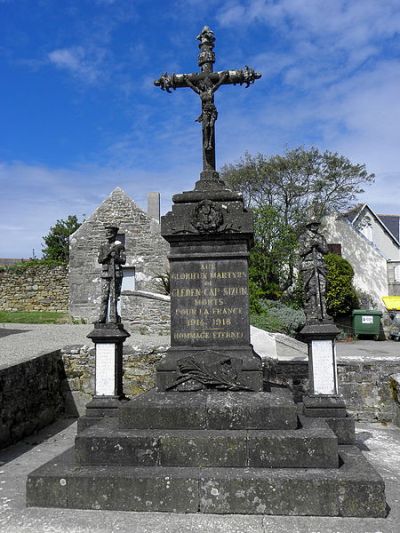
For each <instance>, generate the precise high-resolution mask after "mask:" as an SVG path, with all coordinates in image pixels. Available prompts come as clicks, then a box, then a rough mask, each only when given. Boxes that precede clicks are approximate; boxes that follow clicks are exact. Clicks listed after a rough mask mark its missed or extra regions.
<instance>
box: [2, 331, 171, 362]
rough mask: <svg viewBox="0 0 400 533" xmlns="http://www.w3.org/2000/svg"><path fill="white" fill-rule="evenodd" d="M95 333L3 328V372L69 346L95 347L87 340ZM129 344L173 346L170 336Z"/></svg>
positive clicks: (145, 337)
mask: <svg viewBox="0 0 400 533" xmlns="http://www.w3.org/2000/svg"><path fill="white" fill-rule="evenodd" d="M92 329H93V325H92V324H0V368H1V367H2V366H3V365H13V364H16V363H19V362H21V361H24V360H26V359H30V358H32V357H35V356H36V355H39V354H40V353H44V352H49V351H52V350H57V349H59V348H62V347H64V346H67V345H71V344H86V345H92V341H91V340H90V339H88V338H87V337H86V335H87V334H88V333H89V332H90V331H91V330H92ZM8 330H13V332H14V334H13V335H5V336H3V335H2V334H1V332H2V331H3V332H4V331H6V332H7V331H8ZM17 330H19V333H18V334H16V333H15V332H16V331H17ZM127 344H130V345H137V344H140V345H146V346H160V345H164V346H165V345H167V344H169V336H167V335H165V336H158V335H132V336H131V337H129V339H128V341H127Z"/></svg>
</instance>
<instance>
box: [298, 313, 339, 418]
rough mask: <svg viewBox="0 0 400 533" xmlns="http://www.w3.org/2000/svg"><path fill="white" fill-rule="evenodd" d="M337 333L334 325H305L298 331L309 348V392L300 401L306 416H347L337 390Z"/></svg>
mask: <svg viewBox="0 0 400 533" xmlns="http://www.w3.org/2000/svg"><path fill="white" fill-rule="evenodd" d="M338 333H339V330H338V329H337V327H336V326H335V324H334V323H333V322H321V323H317V324H308V325H306V326H304V328H303V329H302V330H301V336H302V337H303V339H304V340H305V341H306V342H307V344H308V365H309V366H308V368H309V382H310V391H309V394H307V395H306V396H304V397H303V405H304V414H305V415H307V416H317V417H340V418H341V417H346V416H347V413H346V405H345V402H344V400H343V398H341V397H340V395H339V390H338V380H337V365H336V346H335V339H336V337H337V335H338Z"/></svg>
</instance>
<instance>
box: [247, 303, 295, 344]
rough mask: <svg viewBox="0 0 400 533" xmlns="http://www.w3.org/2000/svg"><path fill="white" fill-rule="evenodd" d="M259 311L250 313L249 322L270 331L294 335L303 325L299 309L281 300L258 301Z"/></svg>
mask: <svg viewBox="0 0 400 533" xmlns="http://www.w3.org/2000/svg"><path fill="white" fill-rule="evenodd" d="M259 306H260V309H261V312H260V313H258V314H255V313H252V314H251V315H250V323H251V325H252V326H255V327H257V328H260V329H265V330H266V331H270V332H272V333H274V332H276V333H285V334H286V335H290V336H291V337H295V336H296V334H297V332H298V331H299V330H300V329H301V328H302V326H304V323H305V315H304V312H303V311H302V310H300V309H293V308H292V307H289V306H287V305H285V304H283V303H281V302H275V301H273V300H264V301H262V302H259Z"/></svg>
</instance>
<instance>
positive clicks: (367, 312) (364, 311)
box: [352, 309, 383, 316]
mask: <svg viewBox="0 0 400 533" xmlns="http://www.w3.org/2000/svg"><path fill="white" fill-rule="evenodd" d="M352 314H353V316H354V315H379V316H382V314H383V313H382V311H378V310H377V309H354V310H353V313H352Z"/></svg>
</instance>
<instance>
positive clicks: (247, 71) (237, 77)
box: [154, 65, 261, 93]
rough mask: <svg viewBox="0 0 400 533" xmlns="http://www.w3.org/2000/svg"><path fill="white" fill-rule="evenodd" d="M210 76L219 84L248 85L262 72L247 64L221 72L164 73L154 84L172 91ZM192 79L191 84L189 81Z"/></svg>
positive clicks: (259, 76)
mask: <svg viewBox="0 0 400 533" xmlns="http://www.w3.org/2000/svg"><path fill="white" fill-rule="evenodd" d="M205 76H208V77H209V78H210V79H211V81H212V82H213V83H215V84H218V85H221V84H223V85H237V84H239V85H243V84H245V85H246V87H248V86H249V85H250V84H252V83H254V82H255V80H258V79H260V78H261V74H260V73H259V72H256V71H255V70H254V69H252V68H250V67H248V66H247V65H246V66H245V67H244V68H243V69H240V70H223V71H219V72H210V73H207V74H204V73H200V74H168V73H167V72H166V73H165V74H163V75H162V76H161V77H160V78H159V79H158V80H155V82H154V85H155V86H156V87H160V88H161V89H162V90H163V91H167V92H168V93H170V92H171V89H173V90H175V89H178V88H179V87H190V86H191V85H196V82H197V81H199V80H201V79H202V78H204V77H205ZM189 81H190V84H189V83H188V82H189Z"/></svg>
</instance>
